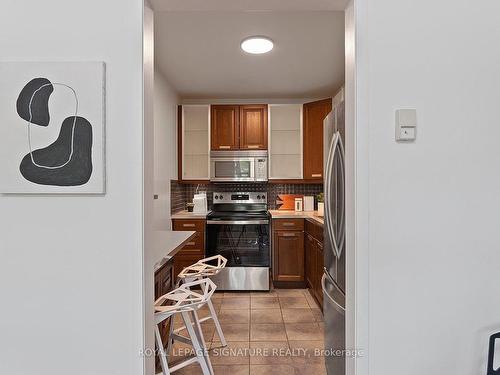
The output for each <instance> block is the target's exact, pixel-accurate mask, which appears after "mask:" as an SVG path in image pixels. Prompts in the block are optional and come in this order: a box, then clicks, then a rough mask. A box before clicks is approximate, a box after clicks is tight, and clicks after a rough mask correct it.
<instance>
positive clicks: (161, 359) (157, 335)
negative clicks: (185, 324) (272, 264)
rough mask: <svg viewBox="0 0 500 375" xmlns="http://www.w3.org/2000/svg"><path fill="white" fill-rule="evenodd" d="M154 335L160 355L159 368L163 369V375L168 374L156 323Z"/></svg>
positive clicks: (165, 356) (165, 357)
mask: <svg viewBox="0 0 500 375" xmlns="http://www.w3.org/2000/svg"><path fill="white" fill-rule="evenodd" d="M155 337H156V345H157V346H158V350H159V353H158V354H159V356H160V364H161V369H162V371H163V375H170V370H169V369H168V361H167V354H166V353H165V350H164V348H163V342H162V340H161V334H160V329H159V328H158V324H157V325H156V327H155Z"/></svg>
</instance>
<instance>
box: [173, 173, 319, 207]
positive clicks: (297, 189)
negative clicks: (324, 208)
mask: <svg viewBox="0 0 500 375" xmlns="http://www.w3.org/2000/svg"><path fill="white" fill-rule="evenodd" d="M196 190H198V191H206V192H207V198H208V207H209V208H211V206H212V199H213V192H214V191H217V192H218V191H221V192H225V191H241V192H244V191H263V192H266V193H267V204H268V206H269V209H275V208H276V199H277V198H278V194H303V195H313V196H315V197H316V195H318V194H319V193H321V192H322V191H323V184H269V183H227V184H224V183H217V184H214V183H208V184H199V185H198V184H180V183H179V182H177V181H171V183H170V191H171V205H170V207H171V211H172V213H175V212H179V211H181V210H184V209H185V208H186V203H188V202H192V200H193V196H194V194H195V193H196ZM315 201H316V199H315Z"/></svg>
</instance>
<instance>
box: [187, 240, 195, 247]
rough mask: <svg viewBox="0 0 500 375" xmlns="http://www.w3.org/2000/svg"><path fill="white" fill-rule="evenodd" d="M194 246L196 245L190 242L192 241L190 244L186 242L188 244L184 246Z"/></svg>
mask: <svg viewBox="0 0 500 375" xmlns="http://www.w3.org/2000/svg"><path fill="white" fill-rule="evenodd" d="M195 244H196V242H192V241H191V242H188V243H187V244H186V246H194V245H195Z"/></svg>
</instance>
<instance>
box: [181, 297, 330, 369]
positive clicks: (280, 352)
mask: <svg viewBox="0 0 500 375" xmlns="http://www.w3.org/2000/svg"><path fill="white" fill-rule="evenodd" d="M212 298H213V303H214V306H215V309H216V310H217V314H218V316H219V320H220V322H221V326H222V329H223V331H224V335H225V337H226V341H227V342H228V346H227V347H225V348H223V347H222V346H221V343H220V339H219V337H218V335H217V333H216V332H215V326H214V324H213V322H212V321H207V322H205V323H203V332H204V336H205V341H206V342H207V347H210V359H211V361H212V365H213V367H214V372H215V374H216V375H225V374H231V375H240V374H241V375H267V374H269V375H279V374H287V375H299V374H300V375H309V374H311V375H323V374H325V375H326V370H325V367H324V362H323V357H321V356H320V355H318V354H317V351H316V349H318V350H321V349H322V348H323V315H322V313H321V310H320V309H319V307H318V305H317V304H316V301H315V300H314V299H313V298H312V296H311V295H310V294H309V292H308V291H307V290H305V289H276V290H272V291H270V292H255V293H237V292H235V293H227V292H226V293H222V292H221V293H216V294H215V295H214V296H213V297H212ZM199 314H200V317H204V316H206V315H207V309H206V308H203V309H201V310H200V312H199ZM174 325H175V326H176V327H177V326H179V325H181V323H180V319H177V318H176V319H175V320H174ZM189 351H190V347H189V346H188V345H184V344H181V343H177V342H176V344H175V345H174V352H173V353H172V354H173V355H172V358H171V361H172V362H177V361H178V360H180V359H182V358H184V357H185V356H186V355H188V354H189ZM175 374H179V375H181V374H182V375H186V374H189V375H191V374H201V370H200V367H199V365H198V364H196V363H195V364H192V365H190V366H187V367H185V368H183V369H181V370H179V371H176V372H175Z"/></svg>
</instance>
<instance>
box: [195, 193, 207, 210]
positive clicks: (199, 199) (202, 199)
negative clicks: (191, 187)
mask: <svg viewBox="0 0 500 375" xmlns="http://www.w3.org/2000/svg"><path fill="white" fill-rule="evenodd" d="M193 204H194V208H193V212H195V213H204V212H208V201H207V193H206V192H202V193H198V194H195V195H194V197H193Z"/></svg>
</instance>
